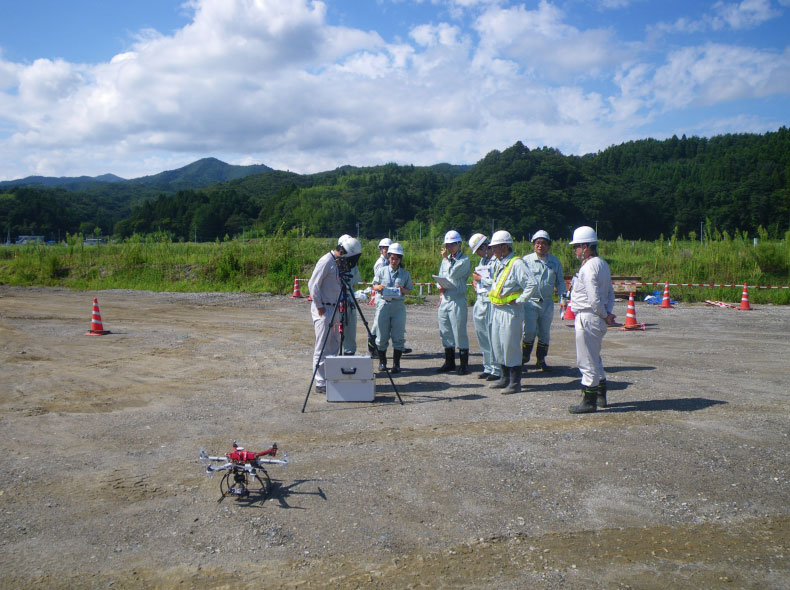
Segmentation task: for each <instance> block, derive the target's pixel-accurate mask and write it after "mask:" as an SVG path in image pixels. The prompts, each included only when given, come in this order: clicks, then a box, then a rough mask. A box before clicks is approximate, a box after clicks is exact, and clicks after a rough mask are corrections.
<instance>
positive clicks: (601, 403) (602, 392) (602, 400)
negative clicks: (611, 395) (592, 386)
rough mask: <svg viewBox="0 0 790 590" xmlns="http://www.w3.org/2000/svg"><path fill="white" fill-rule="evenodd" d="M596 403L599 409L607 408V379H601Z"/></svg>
mask: <svg viewBox="0 0 790 590" xmlns="http://www.w3.org/2000/svg"><path fill="white" fill-rule="evenodd" d="M595 403H596V405H597V406H598V407H599V408H605V407H606V379H601V380H600V382H599V383H598V393H597V395H596V396H595Z"/></svg>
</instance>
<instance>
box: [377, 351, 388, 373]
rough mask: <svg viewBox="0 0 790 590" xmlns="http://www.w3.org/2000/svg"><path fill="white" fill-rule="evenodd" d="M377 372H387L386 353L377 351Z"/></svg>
mask: <svg viewBox="0 0 790 590" xmlns="http://www.w3.org/2000/svg"><path fill="white" fill-rule="evenodd" d="M378 353H379V371H386V370H387V351H386V350H379V351H378Z"/></svg>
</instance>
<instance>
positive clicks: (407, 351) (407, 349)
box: [403, 348, 412, 354]
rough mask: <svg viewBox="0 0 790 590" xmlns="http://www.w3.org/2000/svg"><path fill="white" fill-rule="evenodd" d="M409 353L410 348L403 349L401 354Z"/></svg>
mask: <svg viewBox="0 0 790 590" xmlns="http://www.w3.org/2000/svg"><path fill="white" fill-rule="evenodd" d="M411 352H412V351H411V348H404V349H403V354H411Z"/></svg>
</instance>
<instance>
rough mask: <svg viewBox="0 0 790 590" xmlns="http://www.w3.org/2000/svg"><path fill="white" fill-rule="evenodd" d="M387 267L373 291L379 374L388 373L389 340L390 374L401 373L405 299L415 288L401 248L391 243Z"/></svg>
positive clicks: (377, 275) (376, 281)
mask: <svg viewBox="0 0 790 590" xmlns="http://www.w3.org/2000/svg"><path fill="white" fill-rule="evenodd" d="M387 257H388V258H389V261H390V263H389V264H388V265H387V266H383V267H381V268H379V270H378V271H376V276H375V277H374V278H373V287H372V289H373V290H374V291H376V293H377V295H376V320H375V321H376V348H377V349H378V357H379V371H386V370H387V345H388V344H389V341H390V339H392V350H393V356H392V372H393V373H400V359H401V356H402V355H403V351H404V349H405V348H406V304H405V303H404V297H405V296H406V295H408V294H409V293H410V292H411V290H412V289H413V288H414V284H413V283H412V281H411V275H410V274H409V271H407V270H406V269H405V268H403V266H401V262H402V261H403V247H402V246H401V245H400V244H399V243H397V242H393V243H392V244H390V246H389V251H388V253H387Z"/></svg>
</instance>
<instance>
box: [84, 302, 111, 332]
mask: <svg viewBox="0 0 790 590" xmlns="http://www.w3.org/2000/svg"><path fill="white" fill-rule="evenodd" d="M109 333H110V331H109V330H105V329H104V326H103V325H102V323H101V313H99V301H98V300H97V299H96V298H95V297H94V298H93V311H92V312H91V329H90V330H88V331H87V332H85V336H104V335H105V334H109Z"/></svg>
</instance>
